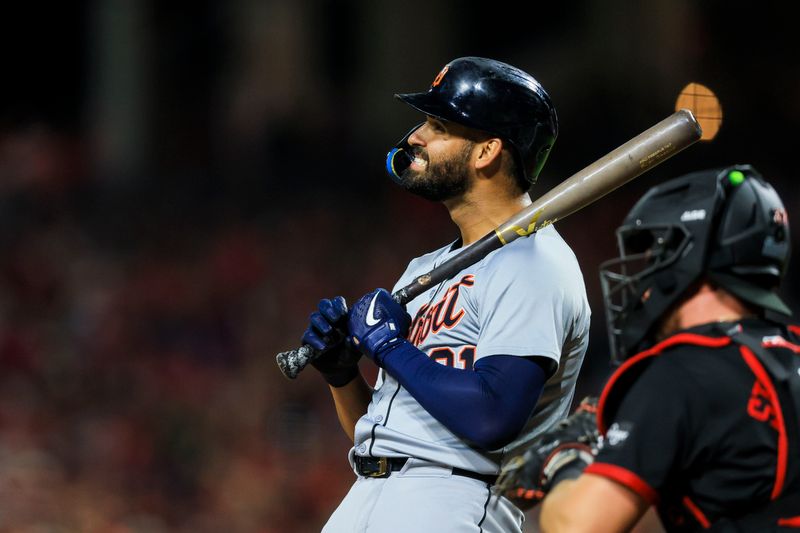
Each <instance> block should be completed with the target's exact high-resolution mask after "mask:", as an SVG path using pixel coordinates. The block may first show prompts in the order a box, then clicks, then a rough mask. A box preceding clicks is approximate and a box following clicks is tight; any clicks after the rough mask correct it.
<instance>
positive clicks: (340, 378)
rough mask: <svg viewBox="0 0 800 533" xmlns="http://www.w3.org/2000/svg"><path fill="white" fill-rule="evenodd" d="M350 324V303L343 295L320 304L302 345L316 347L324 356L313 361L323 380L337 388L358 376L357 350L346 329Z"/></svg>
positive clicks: (359, 356)
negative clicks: (348, 323)
mask: <svg viewBox="0 0 800 533" xmlns="http://www.w3.org/2000/svg"><path fill="white" fill-rule="evenodd" d="M346 324H347V303H346V302H345V299H344V298H342V297H341V296H336V297H335V298H331V299H323V300H320V301H319V305H318V311H315V312H314V313H311V317H310V318H309V325H308V329H306V331H305V333H304V334H303V339H302V343H303V344H309V345H311V346H312V347H314V348H315V349H316V350H318V351H319V352H322V355H320V356H319V357H317V358H316V359H314V360H312V361H311V365H312V366H313V367H314V368H316V369H317V370H318V371H319V372H320V374H322V377H323V378H325V381H327V382H328V383H329V384H330V385H332V386H334V387H342V386H344V385H347V384H348V383H350V382H351V381H352V380H353V378H355V377H356V376H357V375H358V360H359V359H360V358H361V353H360V352H359V351H358V350H356V349H355V348H354V347H353V345H352V343H351V342H350V339H349V338H348V337H347V335H346V333H345V331H344V329H345V327H346Z"/></svg>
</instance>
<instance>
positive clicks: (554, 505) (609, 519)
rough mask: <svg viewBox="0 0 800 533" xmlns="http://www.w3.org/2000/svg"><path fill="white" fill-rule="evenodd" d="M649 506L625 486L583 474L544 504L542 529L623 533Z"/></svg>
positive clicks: (548, 532) (558, 488)
mask: <svg viewBox="0 0 800 533" xmlns="http://www.w3.org/2000/svg"><path fill="white" fill-rule="evenodd" d="M649 505H650V504H649V503H648V502H647V501H646V500H645V499H644V498H642V497H641V496H639V495H638V494H636V493H635V492H633V491H632V490H630V489H628V488H627V487H625V486H624V485H621V484H619V483H616V482H614V481H612V480H610V479H606V478H604V477H601V476H596V475H593V474H583V475H581V476H580V477H579V478H578V479H574V480H573V479H570V480H566V481H563V482H562V483H559V484H558V485H556V486H555V487H554V488H553V489H552V491H551V492H550V493H549V494H548V495H547V497H546V498H545V499H544V502H543V503H542V512H541V514H540V515H539V526H540V528H541V531H542V532H543V533H582V532H586V533H589V532H591V533H623V532H627V531H631V529H632V528H633V527H634V526H635V525H636V523H637V522H638V521H639V519H640V518H641V517H642V516H643V515H644V514H645V512H646V511H647V508H648V507H649Z"/></svg>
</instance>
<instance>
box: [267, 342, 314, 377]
mask: <svg viewBox="0 0 800 533" xmlns="http://www.w3.org/2000/svg"><path fill="white" fill-rule="evenodd" d="M313 357H314V348H312V347H311V346H308V345H303V346H301V347H300V348H298V349H297V350H289V351H288V352H281V353H279V354H278V355H276V356H275V362H276V363H278V368H279V369H280V370H281V373H282V374H283V375H284V376H286V377H287V378H289V379H295V378H296V377H297V376H298V375H299V374H300V371H302V370H303V369H304V368H305V367H306V365H307V364H308V363H309V362H310V361H311V359H313Z"/></svg>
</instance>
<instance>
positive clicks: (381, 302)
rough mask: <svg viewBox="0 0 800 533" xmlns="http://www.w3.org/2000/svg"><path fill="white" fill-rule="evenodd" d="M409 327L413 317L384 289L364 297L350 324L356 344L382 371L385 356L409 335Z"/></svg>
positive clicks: (356, 307) (350, 319)
mask: <svg viewBox="0 0 800 533" xmlns="http://www.w3.org/2000/svg"><path fill="white" fill-rule="evenodd" d="M410 324H411V317H410V316H409V315H408V313H406V310H405V309H403V307H402V306H401V305H400V304H398V303H397V302H395V301H394V299H392V295H391V294H389V293H388V292H387V291H386V290H385V289H376V290H374V291H372V292H370V293H368V294H366V295H364V296H362V297H361V299H360V300H359V301H357V302H356V303H355V305H353V308H352V309H351V310H350V317H349V319H348V321H347V327H348V330H349V331H350V335H351V338H352V340H353V344H354V345H356V346H357V347H358V349H359V350H361V352H362V353H364V355H366V356H367V357H369V358H370V359H372V360H373V361H375V363H377V364H378V366H381V367H382V366H383V358H384V357H385V356H386V353H387V352H388V351H389V350H390V349H391V348H392V347H394V346H395V345H396V344H397V343H398V342H399V341H400V340H401V339H403V338H405V336H406V335H407V334H408V327H409V325H410Z"/></svg>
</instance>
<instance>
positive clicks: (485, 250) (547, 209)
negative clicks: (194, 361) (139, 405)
mask: <svg viewBox="0 0 800 533" xmlns="http://www.w3.org/2000/svg"><path fill="white" fill-rule="evenodd" d="M701 135H702V130H701V128H700V125H699V124H698V122H697V120H696V119H695V117H694V115H693V114H692V112H691V111H689V110H688V109H681V110H678V111H676V112H675V113H673V114H672V115H670V116H668V117H667V118H665V119H664V120H662V121H661V122H658V123H657V124H655V125H654V126H652V127H650V128H649V129H647V130H645V131H643V132H642V133H640V134H639V135H637V136H636V137H634V138H632V139H631V140H629V141H628V142H626V143H625V144H623V145H621V146H619V147H618V148H616V149H614V150H613V151H611V152H609V153H608V154H606V155H605V156H603V157H601V158H600V159H598V160H597V161H595V162H594V163H592V164H591V165H589V166H587V167H586V168H584V169H583V170H581V171H579V172H577V173H576V174H573V175H572V176H570V177H569V178H567V179H566V180H564V181H563V182H561V183H560V184H559V185H557V186H555V187H554V188H552V189H551V190H550V191H548V192H547V193H545V194H544V195H542V196H541V197H539V198H538V199H537V200H536V201H534V202H533V203H532V204H531V205H529V206H528V207H526V208H525V209H523V210H521V211H520V212H519V213H517V214H516V215H514V216H513V217H511V218H510V219H509V220H507V221H506V222H504V223H503V224H501V225H500V226H499V227H497V228H496V229H495V230H493V231H491V232H489V233H488V234H486V235H485V236H484V237H482V238H481V239H480V240H478V241H476V242H474V243H472V244H471V245H469V246H468V247H467V249H466V250H464V251H463V252H462V253H460V254H458V255H456V256H455V257H453V258H452V259H450V260H448V261H446V262H444V263H442V264H441V265H439V266H438V267H436V268H434V269H433V270H431V271H430V272H428V273H427V274H423V275H422V276H419V277H418V278H417V279H415V280H414V281H413V282H411V283H410V284H408V285H406V286H405V287H403V288H401V289H400V290H398V291H397V292H395V293H394V294H393V295H392V297H393V298H394V299H395V301H397V302H398V303H400V304H401V305H404V304H406V303H407V302H410V301H411V300H413V299H414V298H416V297H417V296H419V295H420V294H422V293H423V292H425V291H426V290H427V289H428V288H429V287H431V286H432V285H436V284H438V283H440V282H441V281H444V280H446V279H449V278H451V277H453V276H454V275H455V274H457V273H458V272H460V271H461V270H463V269H465V268H466V267H468V266H470V265H472V264H475V263H476V262H478V261H480V260H481V259H482V258H484V257H486V255H488V254H489V253H490V252H492V251H494V250H497V249H498V248H500V247H502V246H505V245H506V244H508V243H510V242H513V241H515V240H516V239H519V238H520V237H527V236H528V235H531V234H533V233H535V232H536V231H538V230H540V229H542V228H544V227H546V226H549V225H550V224H553V223H554V222H556V221H558V220H561V219H562V218H564V217H566V216H568V215H571V214H572V213H574V212H575V211H578V210H579V209H582V208H584V207H586V206H587V205H589V204H590V203H592V202H595V201H597V200H599V199H600V198H602V197H603V196H605V195H606V194H608V193H610V192H611V191H613V190H615V189H617V188H618V187H620V186H621V185H624V184H625V183H627V182H629V181H630V180H632V179H633V178H635V177H637V176H639V175H641V174H643V173H644V172H646V171H648V170H650V169H651V168H653V167H655V166H656V165H658V164H659V163H662V162H664V161H666V160H667V159H669V158H670V157H672V156H674V155H675V154H677V153H678V152H680V151H681V150H683V149H684V148H687V147H689V146H691V145H692V144H694V143H695V142H697V141H698V140H699V139H700V136H701ZM319 355H320V353H318V352H317V350H315V349H314V348H313V347H311V346H309V345H304V346H301V347H300V348H298V349H297V350H291V351H288V352H281V353H279V354H278V355H277V356H276V360H277V363H278V367H279V368H280V370H281V372H282V373H283V375H284V376H286V377H287V378H289V379H294V378H296V377H297V375H298V374H299V373H300V371H301V370H303V368H305V366H306V365H307V364H308V363H309V362H311V361H312V360H313V359H315V358H316V357H318V356H319Z"/></svg>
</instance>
